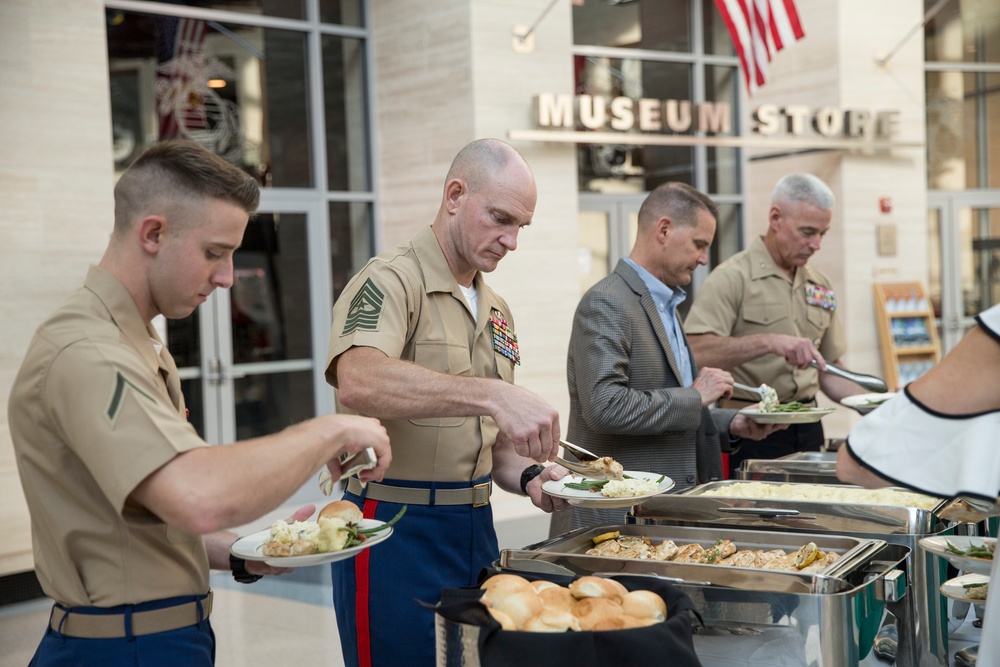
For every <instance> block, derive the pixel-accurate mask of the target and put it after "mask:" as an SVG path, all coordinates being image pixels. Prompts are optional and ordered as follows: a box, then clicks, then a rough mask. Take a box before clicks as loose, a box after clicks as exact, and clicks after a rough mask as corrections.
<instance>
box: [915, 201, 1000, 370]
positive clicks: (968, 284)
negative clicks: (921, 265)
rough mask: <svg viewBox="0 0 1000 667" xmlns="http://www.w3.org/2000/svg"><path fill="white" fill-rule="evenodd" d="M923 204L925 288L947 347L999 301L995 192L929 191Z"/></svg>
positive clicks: (999, 205) (999, 212)
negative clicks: (927, 243)
mask: <svg viewBox="0 0 1000 667" xmlns="http://www.w3.org/2000/svg"><path fill="white" fill-rule="evenodd" d="M928 204H929V216H930V217H929V222H930V231H931V257H930V262H929V265H930V267H931V268H930V275H929V281H930V292H931V298H932V301H933V302H934V310H935V314H936V315H937V317H938V329H939V332H940V335H941V346H942V352H943V353H947V352H948V351H949V350H950V349H951V348H952V347H954V346H955V344H957V343H958V341H959V340H961V339H962V336H964V335H965V333H966V332H967V331H968V330H969V329H970V328H971V327H972V326H973V324H974V323H975V320H974V319H973V318H974V317H975V316H976V315H977V314H978V313H980V312H981V311H983V310H985V309H986V308H989V307H990V306H993V305H995V304H997V303H1000V193H994V192H991V191H983V192H971V191H970V192H955V193H932V194H930V195H929V196H928Z"/></svg>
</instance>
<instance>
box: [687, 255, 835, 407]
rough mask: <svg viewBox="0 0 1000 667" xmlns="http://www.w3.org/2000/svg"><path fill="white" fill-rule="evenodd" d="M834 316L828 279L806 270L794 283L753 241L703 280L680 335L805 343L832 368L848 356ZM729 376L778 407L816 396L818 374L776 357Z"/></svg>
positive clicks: (754, 362)
mask: <svg viewBox="0 0 1000 667" xmlns="http://www.w3.org/2000/svg"><path fill="white" fill-rule="evenodd" d="M835 310H836V298H835V295H834V293H833V287H832V284H831V282H830V279H829V278H827V277H826V276H824V275H823V274H822V273H820V272H819V271H817V270H816V269H814V268H812V267H810V266H809V265H806V266H801V267H799V268H798V270H796V271H795V279H794V281H793V280H792V279H791V278H789V277H788V275H786V274H785V272H784V271H782V270H781V268H779V267H778V265H777V264H776V263H775V261H774V258H773V257H771V253H770V252H769V251H768V249H767V247H766V246H765V245H764V241H763V239H761V238H759V237H758V238H756V239H754V240H753V242H752V243H751V244H750V247H749V248H747V249H746V250H743V251H742V252H738V253H736V254H735V255H733V256H732V257H730V258H729V259H727V260H726V261H725V262H723V263H722V264H720V265H719V266H718V267H717V268H716V269H714V270H713V271H711V272H710V273H709V274H708V277H707V278H706V279H705V282H704V283H702V285H701V286H700V287H699V288H698V291H697V293H696V295H695V300H694V303H693V304H692V305H691V310H690V312H689V313H688V316H687V319H686V320H685V321H684V331H685V332H686V333H687V335H688V336H694V335H697V334H706V333H707V334H715V335H717V336H747V335H750V334H758V333H780V334H788V335H790V336H798V337H802V338H808V339H809V340H812V341H813V342H814V343H815V344H816V347H817V348H819V351H820V353H821V354H822V355H823V358H824V359H826V360H827V361H831V362H832V361H836V360H837V359H839V358H840V357H841V356H842V355H843V354H844V352H845V351H846V350H847V341H846V340H845V338H844V332H843V329H842V328H841V325H840V320H839V318H838V317H837V316H836V313H835ZM732 374H733V379H734V380H736V381H737V382H742V383H744V384H748V385H750V386H751V387H757V386H760V385H761V384H768V385H770V386H772V387H774V390H775V391H777V392H778V399H779V400H780V401H781V402H782V403H787V402H788V401H804V400H812V399H813V398H815V396H816V392H817V391H818V390H819V371H818V370H816V369H814V368H805V369H799V368H794V367H793V366H791V365H790V364H789V363H788V362H787V361H785V358H784V357H781V356H778V355H775V354H765V355H764V356H761V357H758V358H757V359H752V360H750V361H748V362H746V363H745V364H743V365H741V366H737V367H736V368H734V369H733V370H732ZM739 397H740V396H737V398H739ZM746 398H747V400H751V399H752V400H753V401H754V402H756V401H757V400H759V399H757V398H756V397H755V396H754V397H746Z"/></svg>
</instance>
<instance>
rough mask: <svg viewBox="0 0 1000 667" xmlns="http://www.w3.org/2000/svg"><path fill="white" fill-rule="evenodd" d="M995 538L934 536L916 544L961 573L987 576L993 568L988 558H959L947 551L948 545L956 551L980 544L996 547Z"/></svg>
mask: <svg viewBox="0 0 1000 667" xmlns="http://www.w3.org/2000/svg"><path fill="white" fill-rule="evenodd" d="M996 542H997V541H996V538H992V537H974V536H968V535H934V536H932V537H922V538H920V540H919V541H918V542H917V543H918V544H919V545H920V546H921V547H923V548H924V549H926V550H927V551H930V552H931V553H933V554H937V555H938V556H941V557H942V558H946V559H947V560H948V562H949V563H951V564H952V565H954V566H955V567H957V568H958V569H959V570H961V571H962V572H969V573H975V574H989V573H990V569H991V568H992V567H993V561H992V560H990V559H989V558H973V557H971V556H960V555H959V554H955V553H952V552H950V551H948V545H949V544H951V545H952V546H954V547H955V548H957V549H968V548H969V547H970V546H972V545H975V546H979V545H982V544H993V545H996Z"/></svg>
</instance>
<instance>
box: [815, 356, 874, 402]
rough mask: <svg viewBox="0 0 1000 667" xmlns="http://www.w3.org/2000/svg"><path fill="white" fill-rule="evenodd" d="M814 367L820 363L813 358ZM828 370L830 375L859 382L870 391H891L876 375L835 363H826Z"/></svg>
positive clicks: (817, 366)
mask: <svg viewBox="0 0 1000 667" xmlns="http://www.w3.org/2000/svg"><path fill="white" fill-rule="evenodd" d="M809 365H810V366H812V367H813V368H819V364H818V363H817V362H816V360H815V359H813V360H812V361H811V362H810V363H809ZM826 372H827V373H829V374H830V375H836V376H838V377H842V378H844V379H845V380H850V381H851V382H854V383H855V384H859V385H861V386H862V387H864V388H865V389H867V390H869V391H874V392H877V393H879V394H884V393H885V392H887V391H889V387H888V386H887V385H886V384H885V380H883V379H881V378H877V377H875V376H874V375H865V374H864V373H855V372H854V371H849V370H846V369H844V368H840V367H839V366H834V365H833V364H827V365H826Z"/></svg>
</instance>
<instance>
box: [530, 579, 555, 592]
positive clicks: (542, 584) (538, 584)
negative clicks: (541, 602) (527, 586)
mask: <svg viewBox="0 0 1000 667" xmlns="http://www.w3.org/2000/svg"><path fill="white" fill-rule="evenodd" d="M531 585H532V586H534V587H535V591H537V592H538V593H541V592H542V591H543V590H545V589H546V588H559V584H555V583H552V582H551V581H546V580H545V579H535V580H534V581H532V582H531Z"/></svg>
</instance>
